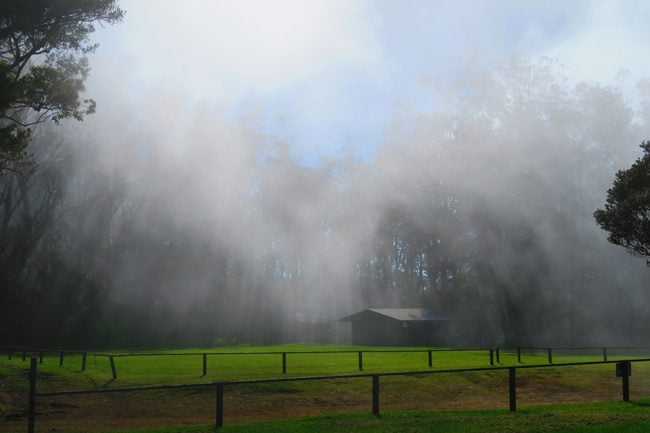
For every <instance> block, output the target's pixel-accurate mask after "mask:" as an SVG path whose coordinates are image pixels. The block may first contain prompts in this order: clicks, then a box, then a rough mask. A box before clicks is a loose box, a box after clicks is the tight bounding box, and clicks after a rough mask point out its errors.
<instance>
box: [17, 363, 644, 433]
mask: <svg viewBox="0 0 650 433" xmlns="http://www.w3.org/2000/svg"><path fill="white" fill-rule="evenodd" d="M649 361H650V358H636V359H626V360H621V361H583V362H568V363H556V364H530V365H518V366H507V367H506V366H501V367H474V368H458V369H444V370H421V371H400V372H385V373H354V374H339V375H330V376H303V377H284V378H271V379H247V380H231V381H218V382H209V383H191V384H176V385H152V386H132V387H122V388H104V389H92V390H62V391H48V392H37V391H36V375H37V365H38V364H37V358H35V357H34V358H31V364H30V374H29V398H28V401H29V407H28V429H27V431H28V433H34V431H35V422H36V403H37V400H36V399H37V397H55V396H69V395H83V394H105V393H126V392H139V391H152V390H176V389H197V388H214V390H215V406H216V410H215V426H216V428H217V429H218V428H220V427H223V419H224V418H223V413H224V404H223V397H224V392H225V391H224V389H225V387H227V386H232V385H251V384H264V383H278V382H299V381H318V380H335V379H353V378H371V379H372V381H371V390H372V408H371V410H372V413H373V414H374V415H376V416H379V414H380V400H379V398H380V380H381V378H382V377H395V376H413V375H431V374H461V373H468V372H486V371H505V370H507V371H508V395H509V398H508V401H509V410H510V411H512V412H514V411H516V410H517V370H522V369H532V368H542V369H545V368H561V367H569V366H588V365H608V364H611V365H615V366H616V370H615V372H616V376H618V377H621V389H622V396H623V401H629V399H630V382H629V376H630V373H631V365H632V363H635V362H649Z"/></svg>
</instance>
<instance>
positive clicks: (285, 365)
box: [282, 352, 287, 374]
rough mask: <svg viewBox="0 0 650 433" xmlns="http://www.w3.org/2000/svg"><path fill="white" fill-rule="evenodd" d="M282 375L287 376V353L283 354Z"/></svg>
mask: <svg viewBox="0 0 650 433" xmlns="http://www.w3.org/2000/svg"><path fill="white" fill-rule="evenodd" d="M282 374H287V352H282Z"/></svg>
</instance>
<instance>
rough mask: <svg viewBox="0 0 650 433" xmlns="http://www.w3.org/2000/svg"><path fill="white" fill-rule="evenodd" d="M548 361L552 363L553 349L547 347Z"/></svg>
mask: <svg viewBox="0 0 650 433" xmlns="http://www.w3.org/2000/svg"><path fill="white" fill-rule="evenodd" d="M548 363H549V364H553V349H551V348H550V347H549V348H548Z"/></svg>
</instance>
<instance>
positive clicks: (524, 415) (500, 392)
mask: <svg viewBox="0 0 650 433" xmlns="http://www.w3.org/2000/svg"><path fill="white" fill-rule="evenodd" d="M400 349H405V348H377V347H371V348H368V347H359V346H314V345H301V344H295V345H282V346H264V347H253V346H238V347H229V348H223V347H221V348H195V349H184V350H170V351H166V352H169V353H203V352H218V353H226V352H247V353H251V354H250V355H209V356H208V374H207V375H206V376H203V374H202V356H201V355H192V356H133V357H119V358H118V357H116V358H115V361H116V366H117V370H118V379H117V380H114V381H113V380H111V377H112V376H111V369H110V365H109V362H108V359H107V358H105V357H97V359H96V360H95V357H94V356H92V355H89V356H88V359H87V368H86V371H84V372H82V371H80V367H81V356H80V355H75V356H67V355H66V357H65V359H64V364H63V366H59V357H58V355H55V354H52V355H50V356H46V357H45V359H44V362H43V363H42V364H39V365H38V369H39V380H38V384H37V387H38V390H39V391H41V392H42V391H48V390H61V389H95V388H102V387H121V386H134V385H155V384H178V383H197V382H214V381H221V380H223V381H230V380H242V379H255V378H279V377H283V375H282V374H281V368H282V357H281V355H279V354H273V355H269V354H261V353H260V352H287V375H286V376H287V377H300V376H313V375H333V374H355V373H358V372H359V371H358V354H357V353H356V351H359V350H367V352H365V353H364V354H363V366H364V373H373V372H394V371H429V370H436V369H455V368H472V367H489V360H490V358H489V352H488V351H487V350H481V351H464V352H438V351H434V352H433V368H432V369H430V368H429V367H428V354H427V353H426V352H420V353H415V352H407V353H373V352H372V351H376V350H400ZM414 349H416V348H414ZM319 350H324V351H339V350H350V351H355V352H354V353H339V354H333V353H329V354H296V353H292V352H299V351H319ZM111 353H113V354H117V353H124V351H113V352H111ZM641 355H643V354H641ZM621 358H631V356H629V355H627V356H623V355H618V356H617V355H616V354H612V353H610V354H609V359H610V360H615V359H621ZM522 360H523V361H524V364H519V363H518V362H517V356H516V353H514V352H505V351H502V352H501V357H500V362H501V363H500V364H496V365H502V366H515V365H534V364H545V363H546V362H547V354H546V352H538V353H536V354H531V353H528V352H526V353H525V354H524V357H523V359H522ZM553 360H554V363H563V362H582V361H600V360H602V354H601V353H599V352H593V353H591V354H585V353H582V354H580V355H576V354H570V353H562V352H561V351H555V352H554V357H553ZM495 361H496V359H495ZM28 365H29V362H28V361H22V360H21V358H20V357H16V355H14V357H13V359H12V360H8V359H7V357H6V356H4V357H2V359H0V431H3V432H4V431H7V432H12V431H16V432H18V431H24V425H23V424H24V419H21V417H20V415H19V414H20V411H21V410H22V408H24V406H25V398H24V397H25V395H26V389H27V380H26V372H27V369H28ZM648 373H650V363H636V364H634V366H633V375H632V378H631V395H632V398H633V400H634V402H633V403H631V404H623V403H618V402H616V400H618V399H620V378H616V377H615V375H614V365H613V364H600V365H591V366H573V367H557V368H532V369H521V370H518V373H517V392H518V409H519V411H518V412H517V413H516V414H514V415H513V414H511V413H509V412H507V411H506V410H504V409H507V407H508V385H507V384H508V379H507V377H508V375H507V371H505V370H504V371H481V372H464V373H443V374H434V375H427V374H419V375H417V376H391V377H383V378H382V379H381V398H380V400H381V408H382V413H383V414H384V416H383V417H382V418H381V419H376V418H374V417H372V416H371V415H369V414H367V412H369V411H370V400H371V394H370V389H371V388H370V380H369V378H358V379H337V380H324V381H298V382H290V383H274V384H258V385H228V386H227V387H226V394H225V410H224V412H225V416H226V428H225V429H224V431H232V432H239V431H242V432H248V431H251V432H253V431H256V432H257V431H259V432H266V431H268V432H271V431H274V432H275V431H277V432H284V431H287V432H288V431H296V432H301V431H305V432H306V431H309V432H321V431H323V432H325V431H328V432H330V431H334V432H337V431H360V432H364V431H373V432H375V431H378V432H383V431H386V432H388V431H407V432H415V433H417V432H421V431H422V432H424V431H436V432H438V431H441V432H456V431H458V432H461V431H462V432H474V431H477V432H478V431H512V432H538V431H539V432H547V431H548V432H551V431H568V432H582V431H596V432H600V431H602V432H606V431H650V428H648V427H649V426H648V418H647V417H646V415H645V413H646V411H647V412H648V413H650V408H647V407H644V405H645V404H647V403H648V401H647V400H643V399H644V398H647V397H650V374H648ZM591 401H593V402H600V403H594V404H584V403H583V402H591ZM560 402H562V403H564V404H553V405H542V406H536V405H537V404H539V403H560ZM576 402H581V404H573V403H576ZM602 402H605V403H602ZM568 403H571V404H568ZM140 408H144V409H145V410H140ZM472 408H485V409H490V410H481V411H477V410H453V411H452V410H450V409H472ZM39 410H40V412H39V414H38V415H37V425H38V426H39V428H41V429H45V430H48V431H50V430H56V431H68V430H66V429H69V431H74V432H80V431H113V430H111V428H114V429H115V428H118V426H119V428H122V429H128V428H133V427H138V426H141V427H145V426H146V427H155V426H164V425H174V426H176V425H183V427H182V428H180V429H179V427H174V428H173V429H168V430H142V431H160V432H175V433H179V432H186V431H187V432H191V431H197V432H200V431H210V429H209V428H206V427H185V426H186V425H197V424H204V425H205V423H206V422H212V421H211V420H213V419H214V391H213V390H212V389H207V390H195V391H187V390H185V391H155V392H152V391H147V392H139V393H129V394H128V395H127V394H110V395H109V394H102V395H93V396H92V397H86V396H84V397H81V396H77V397H60V398H59V397H56V398H51V399H45V398H44V399H43V402H42V403H39ZM432 410H433V411H432ZM364 412H365V413H364ZM16 414H18V415H16ZM318 414H327V415H320V416H315V417H308V418H304V416H306V415H318ZM296 417H298V418H297V419H296ZM301 417H302V418H301ZM269 418H283V419H280V420H275V421H259V422H257V421H256V422H249V421H252V420H263V419H269ZM287 418H289V419H287ZM3 419H5V421H3ZM3 423H4V425H3ZM487 426H492V427H494V428H490V429H486V427H487ZM585 428H588V430H585ZM206 429H207V430H206ZM634 429H637V430H634ZM45 430H41V431H45ZM37 431H38V430H37ZM126 431H130V432H131V431H136V430H126Z"/></svg>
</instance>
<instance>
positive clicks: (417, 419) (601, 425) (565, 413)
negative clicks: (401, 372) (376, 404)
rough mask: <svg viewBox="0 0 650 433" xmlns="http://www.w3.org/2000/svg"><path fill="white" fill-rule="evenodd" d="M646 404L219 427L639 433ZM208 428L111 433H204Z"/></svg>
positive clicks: (301, 432)
mask: <svg viewBox="0 0 650 433" xmlns="http://www.w3.org/2000/svg"><path fill="white" fill-rule="evenodd" d="M649 406H650V400H647V399H644V400H638V401H635V402H632V403H623V402H601V403H586V404H585V403H583V404H559V405H541V406H531V407H526V408H523V409H521V410H519V411H518V412H516V413H510V412H508V411H506V410H454V411H436V412H430V411H394V412H387V413H384V414H382V416H381V418H375V417H374V416H372V415H370V414H343V415H327V416H317V417H309V418H299V419H292V420H280V421H260V422H248V423H240V424H231V425H225V426H224V427H223V428H222V429H221V430H220V432H222V433H339V432H340V433H343V432H355V433H389V432H390V433H394V432H408V433H428V432H436V433H483V432H517V433H551V432H564V433H587V432H589V433H614V432H629V433H642V432H643V433H645V432H648V431H650V410H649V409H650V408H649ZM214 431H215V428H214V427H213V426H211V425H203V426H180V427H170V428H162V429H146V430H142V429H140V430H112V431H111V433H207V432H214Z"/></svg>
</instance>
